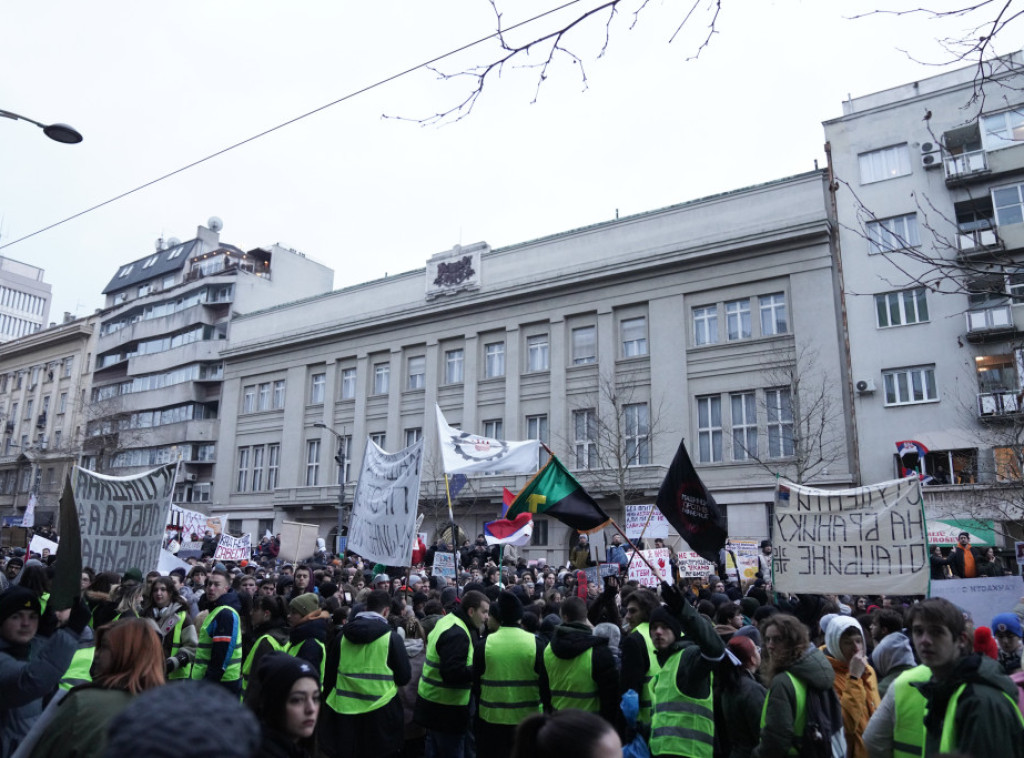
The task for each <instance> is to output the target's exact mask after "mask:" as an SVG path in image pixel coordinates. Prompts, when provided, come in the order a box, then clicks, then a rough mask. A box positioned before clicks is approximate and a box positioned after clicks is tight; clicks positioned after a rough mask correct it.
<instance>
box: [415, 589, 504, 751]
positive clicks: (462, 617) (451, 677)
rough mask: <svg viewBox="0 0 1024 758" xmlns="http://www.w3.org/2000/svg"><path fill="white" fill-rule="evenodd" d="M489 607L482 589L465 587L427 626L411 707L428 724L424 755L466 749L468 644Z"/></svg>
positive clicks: (470, 667)
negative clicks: (451, 607) (457, 599)
mask: <svg viewBox="0 0 1024 758" xmlns="http://www.w3.org/2000/svg"><path fill="white" fill-rule="evenodd" d="M490 608H491V603H490V601H489V600H488V599H487V596H486V595H484V594H483V593H482V592H477V591H476V590H470V591H469V592H467V593H466V594H465V595H463V597H462V601H461V602H460V603H459V604H458V605H457V606H456V608H455V610H454V611H453V612H452V613H449V614H448V615H446V616H442V617H441V619H440V620H439V621H438V622H437V624H436V625H435V626H434V629H433V631H431V632H430V636H429V638H428V639H427V652H426V658H425V660H424V662H423V675H422V676H421V677H420V683H419V686H418V688H417V690H416V707H415V709H414V712H413V719H414V720H415V721H416V723H418V724H420V725H421V726H423V727H424V728H426V730H427V739H426V744H425V751H424V755H425V758H463V756H464V754H465V752H466V743H467V738H466V735H467V733H468V731H469V716H470V705H469V701H470V695H471V692H470V690H471V688H472V686H473V646H474V644H475V643H476V641H477V640H478V639H479V638H480V634H481V633H482V632H483V630H484V626H485V625H486V624H487V614H488V613H489V612H490Z"/></svg>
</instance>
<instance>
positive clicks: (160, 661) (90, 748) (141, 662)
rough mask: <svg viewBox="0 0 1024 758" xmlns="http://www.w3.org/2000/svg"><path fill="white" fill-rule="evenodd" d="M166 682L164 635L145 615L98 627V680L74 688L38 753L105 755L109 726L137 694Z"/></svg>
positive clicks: (37, 757) (79, 757) (65, 757)
mask: <svg viewBox="0 0 1024 758" xmlns="http://www.w3.org/2000/svg"><path fill="white" fill-rule="evenodd" d="M163 683H164V654H163V648H162V647H161V646H160V637H159V636H158V635H157V633H156V631H155V630H154V629H153V625H152V624H150V623H149V622H148V621H146V620H145V619H140V618H127V619H122V620H121V621H116V622H114V623H113V624H109V625H107V626H102V627H100V628H99V629H97V630H96V655H95V657H94V659H93V664H92V682H90V683H87V684H83V685H80V686H78V687H75V688H74V689H72V690H71V691H70V692H69V693H68V694H67V696H65V697H64V699H63V700H61V701H60V703H59V704H58V706H57V713H56V716H55V717H54V719H53V721H52V722H51V724H50V726H49V727H48V728H47V729H46V731H45V733H44V734H43V736H42V737H41V738H40V740H39V742H37V743H36V745H35V748H33V750H32V758H101V756H103V755H104V753H105V752H106V747H107V726H108V725H109V724H110V722H111V721H112V720H113V719H114V717H115V716H117V715H118V714H119V713H120V712H121V711H122V710H124V709H125V708H127V707H128V705H129V704H130V703H131V701H132V698H133V697H134V696H135V695H138V694H139V693H142V692H145V691H146V690H150V689H153V688H154V687H159V686H160V685H162V684H163Z"/></svg>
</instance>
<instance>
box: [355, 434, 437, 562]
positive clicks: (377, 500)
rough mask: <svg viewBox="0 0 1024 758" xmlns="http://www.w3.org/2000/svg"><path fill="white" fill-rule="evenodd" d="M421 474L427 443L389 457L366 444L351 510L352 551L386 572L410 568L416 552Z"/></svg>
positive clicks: (421, 441) (371, 443) (368, 442)
mask: <svg viewBox="0 0 1024 758" xmlns="http://www.w3.org/2000/svg"><path fill="white" fill-rule="evenodd" d="M422 471H423V440H422V439H420V440H419V441H417V442H414V443H413V444H412V445H410V446H409V447H407V448H405V449H404V450H401V451H399V452H397V453H386V452H384V451H383V450H381V449H380V447H378V446H377V445H376V444H375V443H374V442H373V440H371V439H367V440H366V453H365V454H364V455H363V469H362V471H361V472H360V474H359V484H357V485H356V494H355V498H354V501H353V504H352V525H351V527H350V528H349V534H348V548H349V550H351V551H352V552H354V553H356V554H358V555H361V556H362V557H363V558H365V559H366V560H368V561H372V562H374V563H383V564H384V565H385V566H408V565H409V562H410V560H411V558H412V550H413V548H414V547H415V546H416V511H417V506H418V504H419V499H420V476H421V474H422Z"/></svg>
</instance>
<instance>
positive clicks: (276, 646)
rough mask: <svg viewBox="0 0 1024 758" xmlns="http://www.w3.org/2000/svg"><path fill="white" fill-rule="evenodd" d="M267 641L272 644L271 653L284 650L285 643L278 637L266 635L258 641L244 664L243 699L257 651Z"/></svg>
mask: <svg viewBox="0 0 1024 758" xmlns="http://www.w3.org/2000/svg"><path fill="white" fill-rule="evenodd" d="M264 640H266V641H267V642H269V643H270V652H279V651H281V650H284V643H283V642H278V641H277V637H275V636H274V635H272V634H264V635H263V636H262V637H260V638H259V639H258V640H256V644H255V645H253V646H252V650H250V651H249V655H247V656H246V657H245V663H243V664H242V698H243V699H244V698H245V690H246V688H247V687H248V686H249V674H250V673H251V672H252V664H253V660H254V659H255V657H256V650H257V649H258V648H259V646H260V643H261V642H263V641H264Z"/></svg>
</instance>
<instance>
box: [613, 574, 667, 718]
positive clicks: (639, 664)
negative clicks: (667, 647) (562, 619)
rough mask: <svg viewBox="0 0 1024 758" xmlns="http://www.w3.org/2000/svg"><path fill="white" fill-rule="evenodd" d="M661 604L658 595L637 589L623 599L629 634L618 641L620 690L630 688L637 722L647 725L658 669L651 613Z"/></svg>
mask: <svg viewBox="0 0 1024 758" xmlns="http://www.w3.org/2000/svg"><path fill="white" fill-rule="evenodd" d="M659 605H661V601H660V600H658V596H657V595H656V594H655V593H654V592H652V591H651V590H649V589H646V588H641V589H638V590H636V591H635V592H634V593H633V594H631V595H630V596H629V599H628V600H627V601H626V623H627V624H629V634H627V635H626V638H625V639H624V640H623V641H622V691H623V692H625V691H626V690H634V691H635V692H636V693H637V695H638V696H639V697H640V715H639V716H638V717H637V722H638V723H639V724H641V725H643V724H646V725H647V726H650V723H651V705H652V704H653V702H654V677H655V676H656V675H657V673H658V672H659V671H660V670H661V665H660V664H659V663H658V657H657V654H656V651H655V650H654V643H653V642H652V641H651V632H650V628H651V625H650V621H651V614H652V613H653V612H654V611H655V609H656V608H657V607H658V606H659Z"/></svg>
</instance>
